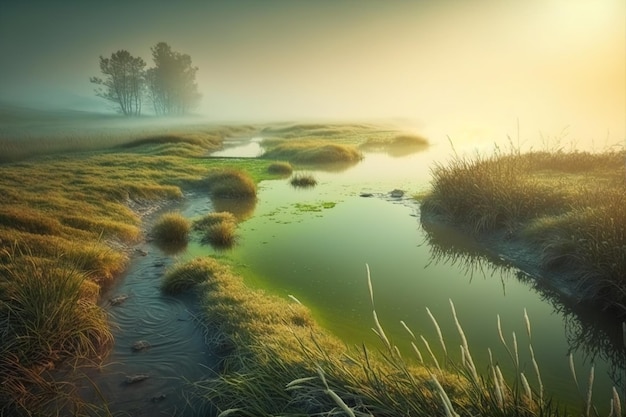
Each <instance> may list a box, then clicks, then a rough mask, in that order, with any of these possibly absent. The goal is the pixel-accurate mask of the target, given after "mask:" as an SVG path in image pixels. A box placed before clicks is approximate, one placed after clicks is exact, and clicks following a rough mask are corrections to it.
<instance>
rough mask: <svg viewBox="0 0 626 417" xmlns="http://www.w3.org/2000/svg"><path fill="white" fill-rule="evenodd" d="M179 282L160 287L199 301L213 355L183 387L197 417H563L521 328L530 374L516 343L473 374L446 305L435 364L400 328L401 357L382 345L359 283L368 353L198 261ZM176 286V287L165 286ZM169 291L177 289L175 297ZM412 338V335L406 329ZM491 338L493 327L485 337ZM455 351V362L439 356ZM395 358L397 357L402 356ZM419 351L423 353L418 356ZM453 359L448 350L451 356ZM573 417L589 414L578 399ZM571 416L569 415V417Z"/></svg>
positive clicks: (615, 399)
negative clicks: (205, 370)
mask: <svg viewBox="0 0 626 417" xmlns="http://www.w3.org/2000/svg"><path fill="white" fill-rule="evenodd" d="M179 268H180V270H181V271H184V273H181V274H180V275H179V277H180V279H177V280H174V279H171V280H170V282H168V284H167V286H169V285H174V286H175V288H176V287H178V286H180V288H184V289H189V288H190V287H192V288H196V289H197V290H199V291H200V293H201V294H202V298H203V309H204V318H203V323H204V325H205V326H206V340H207V343H208V344H209V345H210V346H211V347H212V348H213V349H214V350H215V351H216V352H217V353H218V354H219V356H220V358H221V366H220V367H219V368H218V369H215V370H214V374H213V375H209V376H207V378H206V379H204V380H201V381H196V382H194V383H191V384H190V387H189V390H188V393H189V395H190V401H191V402H192V404H193V405H194V407H195V409H196V410H197V411H198V413H205V414H212V415H220V416H227V415H241V416H274V415H281V416H314V415H344V416H371V415H375V416H463V417H465V416H467V417H469V416H478V415H480V416H500V417H505V416H506V417H516V416H524V417H534V416H548V417H550V416H567V415H568V413H567V411H566V410H565V406H563V405H561V406H558V405H557V404H556V403H555V402H554V400H553V399H551V398H550V397H549V395H548V394H547V392H548V387H545V386H544V383H543V380H542V375H541V372H540V364H538V363H537V361H536V360H535V357H534V353H533V351H532V344H531V342H530V340H531V334H532V333H531V332H532V330H531V325H530V320H529V319H528V316H527V314H524V317H525V321H526V323H527V337H528V343H527V345H528V346H529V351H530V355H531V361H532V367H530V368H525V367H523V365H522V364H520V361H519V354H520V353H519V348H518V344H519V343H520V342H521V339H520V340H518V338H516V336H515V335H513V340H512V341H511V340H507V338H505V337H504V335H503V333H502V329H501V327H500V325H499V324H498V328H497V329H498V331H499V332H500V334H501V341H502V343H503V345H504V347H505V350H507V351H508V352H509V354H510V360H511V361H512V364H513V369H514V370H513V373H512V374H511V375H509V376H506V375H504V374H503V371H502V365H501V364H502V361H501V360H498V359H497V358H493V357H492V356H491V357H492V360H491V362H490V364H489V365H488V367H487V368H486V369H484V368H482V367H478V366H477V365H476V364H475V363H474V361H473V359H472V353H471V346H470V345H469V343H468V341H467V338H466V336H465V333H464V331H463V328H462V324H461V322H462V317H461V316H459V315H458V313H457V311H456V310H455V308H454V304H453V303H452V302H450V309H451V315H452V317H453V319H454V322H455V324H456V329H457V337H456V338H451V337H450V336H448V337H449V338H448V339H447V340H444V337H443V335H442V332H441V329H440V328H439V325H438V323H437V320H436V318H435V317H434V316H433V315H432V314H430V312H429V310H426V312H427V313H428V314H429V316H430V318H431V321H432V323H433V325H434V326H435V328H436V330H437V334H438V335H439V336H438V338H439V340H438V341H435V342H437V343H439V344H441V345H442V346H443V347H444V350H443V352H444V353H443V355H444V356H443V357H436V355H435V354H434V353H433V351H432V349H430V344H429V341H427V340H426V339H425V338H424V337H423V336H419V337H416V334H419V333H418V332H417V331H413V330H412V329H410V328H409V327H408V326H407V325H406V324H405V323H403V325H404V327H405V329H406V330H407V340H406V341H405V343H406V344H407V345H408V347H409V350H412V351H413V352H414V353H415V357H414V358H409V357H406V358H405V357H404V356H403V355H402V354H401V349H400V348H399V347H398V345H396V344H395V342H394V341H392V340H391V339H389V338H388V337H387V336H386V334H385V330H384V326H383V322H382V321H381V320H380V318H379V316H378V314H377V312H376V309H375V308H374V292H373V284H372V281H371V279H370V278H369V270H368V285H369V287H370V291H371V292H370V297H371V302H372V319H373V324H374V327H373V329H372V330H373V331H374V332H375V333H376V334H377V335H378V337H379V339H380V345H379V347H378V348H377V349H372V348H369V347H366V346H365V345H363V346H360V347H355V348H348V347H346V346H343V345H342V344H341V343H340V342H339V341H337V340H336V339H335V338H334V337H331V336H329V335H328V334H326V333H325V332H324V331H323V330H322V329H321V328H319V327H318V325H317V324H315V322H314V321H313V320H312V319H311V316H310V313H309V312H308V310H307V309H306V308H304V307H303V306H302V305H301V304H300V302H299V301H298V300H297V299H296V298H295V297H290V298H291V301H287V300H283V299H278V298H276V297H274V296H269V295H267V294H265V293H263V292H261V291H259V290H253V289H250V288H249V287H246V286H245V285H244V283H243V282H242V281H241V279H240V278H239V277H236V276H234V275H232V273H231V272H230V271H229V270H228V268H227V267H225V266H223V265H220V264H218V263H217V262H215V261H214V260H212V259H209V258H200V259H196V260H194V261H192V262H189V263H187V264H184V265H183V266H180V267H179ZM173 282H177V284H173ZM176 291H177V290H176ZM416 330H419V329H416ZM494 330H495V329H494ZM455 343H456V344H458V345H459V346H460V352H461V353H460V354H453V353H452V352H451V351H452V349H445V347H446V346H448V347H450V346H452V345H453V344H455ZM402 350H404V349H402ZM422 351H423V352H428V353H427V354H424V353H422ZM454 352H458V350H457V349H454ZM583 397H584V405H583V408H582V410H586V409H590V410H593V404H592V399H590V398H589V396H588V394H587V393H584V395H583ZM604 397H606V398H609V397H610V401H612V403H613V410H614V411H613V414H612V416H613V417H615V416H616V415H617V414H615V410H619V409H620V408H619V407H621V406H622V403H621V401H622V399H621V398H619V395H617V391H615V390H614V391H613V392H612V393H608V397H607V396H606V395H605V396H604ZM573 415H578V414H576V413H574V414H573Z"/></svg>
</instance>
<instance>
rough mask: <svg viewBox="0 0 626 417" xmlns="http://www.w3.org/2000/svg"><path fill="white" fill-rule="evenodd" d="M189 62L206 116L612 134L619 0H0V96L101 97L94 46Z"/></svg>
mask: <svg viewBox="0 0 626 417" xmlns="http://www.w3.org/2000/svg"><path fill="white" fill-rule="evenodd" d="M159 41H165V42H168V43H169V44H170V45H171V46H172V48H173V49H174V50H176V51H180V52H183V53H188V54H189V55H191V57H192V59H193V63H194V64H195V65H197V66H198V67H199V71H198V74H197V80H198V84H199V88H200V90H201V93H202V94H203V100H202V102H201V104H200V106H199V108H198V109H197V112H198V113H199V114H201V115H205V116H206V117H207V118H208V119H209V120H213V121H230V120H233V121H275V120H311V119H333V120H339V119H358V120H364V119H365V120H371V121H378V120H387V119H392V120H395V121H401V122H404V123H407V124H410V125H411V126H413V127H414V128H415V129H416V130H420V131H422V132H423V133H424V134H426V135H429V136H438V137H443V136H445V135H449V136H451V137H452V138H453V139H455V140H458V141H473V140H481V141H492V140H496V139H502V138H503V137H505V136H506V135H507V134H509V135H513V136H515V135H517V126H518V123H519V126H520V130H521V132H522V136H524V137H529V138H530V139H533V140H534V139H536V137H538V136H539V135H543V136H545V137H565V140H567V141H575V142H580V141H582V142H585V143H589V142H590V141H592V142H593V143H596V144H598V145H599V146H602V145H604V144H614V143H623V142H624V140H625V139H626V75H625V74H626V3H625V2H624V1H623V0H529V1H523V2H512V1H511V2H509V1H496V0H493V1H490V0H481V1H472V2H467V1H460V0H458V1H456V0H446V1H439V2H426V1H415V2H401V1H386V2H374V1H359V2H357V1H338V2H331V1H316V2H311V1H297V0H296V1H266V2H257V1H223V2H219V1H212V2H191V1H189V2H165V1H151V2H147V1H146V2H132V4H129V3H128V2H124V3H120V4H119V5H115V4H110V3H107V2H101V3H98V4H93V3H91V2H78V1H65V2H62V1H59V2H44V1H40V2H3V3H2V4H0V54H1V55H0V56H2V65H0V100H1V101H2V102H5V103H7V102H8V103H18V104H21V105H28V106H33V107H39V108H42V107H53V108H61V109H78V110H89V111H101V112H112V111H113V110H111V106H110V105H108V104H107V103H106V102H104V101H103V100H102V99H99V98H97V97H95V95H94V94H93V85H91V84H90V83H89V77H90V76H93V75H99V67H98V56H99V55H104V56H109V55H110V54H111V53H112V52H115V51H117V50H119V49H127V50H129V51H130V52H131V53H132V54H133V55H137V56H141V57H143V58H144V59H145V60H146V62H148V63H149V65H150V64H151V57H150V47H151V46H153V45H154V44H156V43H157V42H159Z"/></svg>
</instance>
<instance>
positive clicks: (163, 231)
mask: <svg viewBox="0 0 626 417" xmlns="http://www.w3.org/2000/svg"><path fill="white" fill-rule="evenodd" d="M190 231H191V222H190V221H189V220H188V219H187V218H186V217H184V216H183V215H182V214H180V213H177V212H169V213H165V214H163V215H161V217H159V219H158V220H157V221H156V223H155V224H154V226H153V227H152V235H153V236H154V238H155V239H156V240H157V242H159V243H166V244H167V243H173V244H176V243H186V242H187V239H188V238H189V232H190Z"/></svg>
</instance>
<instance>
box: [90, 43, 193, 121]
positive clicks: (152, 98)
mask: <svg viewBox="0 0 626 417" xmlns="http://www.w3.org/2000/svg"><path fill="white" fill-rule="evenodd" d="M150 50H151V51H152V59H153V61H154V67H152V68H148V69H146V62H145V61H144V60H143V59H142V58H140V57H134V56H132V55H131V54H130V53H129V52H128V51H126V50H124V49H121V50H119V51H117V52H115V53H112V54H111V57H110V58H105V57H103V56H100V70H101V71H102V78H101V77H91V78H90V79H89V80H90V81H91V82H92V83H94V84H96V85H98V88H97V89H96V95H97V96H98V97H102V98H104V99H106V100H109V101H111V102H113V103H115V105H116V107H117V109H118V110H119V111H120V112H121V113H122V114H124V115H126V116H139V115H141V111H142V106H143V104H144V103H146V102H147V103H149V104H151V105H152V106H153V109H154V113H155V114H157V115H180V114H187V113H189V111H190V110H192V109H193V108H195V107H196V106H197V105H198V103H199V102H200V97H201V95H200V93H199V92H198V85H197V84H196V72H197V71H198V67H194V66H193V65H192V63H191V57H190V56H189V55H187V54H182V53H179V52H175V51H173V50H172V48H171V47H170V46H169V45H168V44H167V43H165V42H159V43H157V44H156V45H155V46H154V47H152V48H150Z"/></svg>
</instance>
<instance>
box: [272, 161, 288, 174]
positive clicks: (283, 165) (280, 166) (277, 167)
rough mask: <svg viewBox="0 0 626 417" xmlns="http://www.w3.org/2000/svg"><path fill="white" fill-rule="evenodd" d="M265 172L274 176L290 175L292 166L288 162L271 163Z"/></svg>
mask: <svg viewBox="0 0 626 417" xmlns="http://www.w3.org/2000/svg"><path fill="white" fill-rule="evenodd" d="M267 172H269V173H270V174H275V175H291V173H292V172H293V166H292V165H291V164H290V163H289V162H283V161H278V162H272V163H271V164H270V165H269V166H268V167H267Z"/></svg>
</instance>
